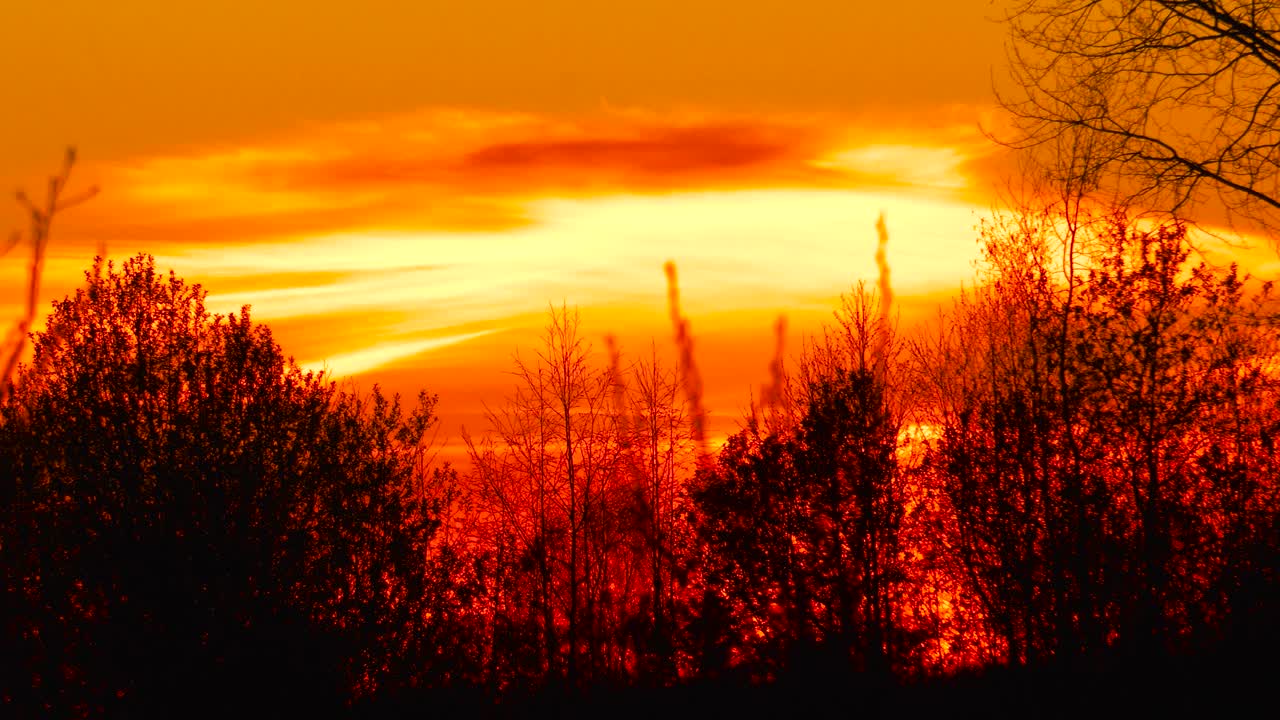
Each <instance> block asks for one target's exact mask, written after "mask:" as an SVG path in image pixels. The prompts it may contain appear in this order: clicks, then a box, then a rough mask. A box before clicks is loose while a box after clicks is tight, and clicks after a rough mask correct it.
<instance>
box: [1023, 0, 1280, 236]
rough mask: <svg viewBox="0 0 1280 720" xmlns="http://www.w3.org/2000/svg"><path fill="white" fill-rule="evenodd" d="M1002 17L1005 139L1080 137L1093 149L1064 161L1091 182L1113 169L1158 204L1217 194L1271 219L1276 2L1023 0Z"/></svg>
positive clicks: (1278, 60)
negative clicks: (1007, 114) (1074, 161)
mask: <svg viewBox="0 0 1280 720" xmlns="http://www.w3.org/2000/svg"><path fill="white" fill-rule="evenodd" d="M1007 20H1008V22H1009V24H1010V28H1011V32H1012V36H1013V43H1012V44H1011V45H1010V58H1009V59H1010V65H1011V72H1012V79H1013V85H1014V87H1013V88H1012V89H1010V90H1007V91H1005V92H1003V93H1002V97H1001V100H1002V103H1003V104H1004V106H1005V107H1006V108H1007V109H1008V110H1010V111H1011V112H1012V114H1013V117H1014V119H1015V127H1016V133H1015V134H1014V135H1013V136H1012V137H1010V138H1006V141H1007V142H1010V143H1011V144H1013V145H1015V146H1018V147H1026V148H1030V147H1040V146H1047V147H1048V148H1050V150H1051V151H1054V150H1057V149H1060V148H1061V147H1062V146H1063V145H1062V141H1063V140H1064V139H1066V141H1067V145H1078V144H1079V143H1081V142H1083V143H1084V144H1086V145H1088V146H1090V147H1091V148H1092V149H1093V157H1092V162H1091V163H1089V164H1087V166H1076V167H1073V168H1072V169H1071V170H1070V172H1074V173H1083V175H1085V176H1087V178H1086V184H1093V183H1097V182H1099V181H1101V180H1102V179H1103V177H1102V175H1103V174H1106V173H1112V172H1114V173H1115V174H1116V179H1117V180H1118V181H1119V185H1118V187H1117V188H1116V189H1119V190H1120V191H1121V192H1122V193H1124V194H1126V195H1128V196H1131V197H1134V198H1137V197H1141V198H1143V201H1144V204H1146V205H1148V206H1150V207H1154V208H1155V209H1160V210H1169V211H1172V212H1174V213H1179V211H1185V210H1188V209H1189V208H1190V206H1191V205H1193V204H1194V203H1197V202H1202V201H1204V200H1205V199H1206V198H1208V197H1215V196H1216V197H1217V198H1218V199H1220V201H1221V202H1222V203H1223V205H1224V206H1225V207H1226V208H1227V209H1228V210H1230V211H1233V212H1237V213H1241V214H1243V215H1244V216H1246V217H1248V218H1250V219H1252V220H1256V221H1262V222H1264V223H1271V222H1274V219H1275V217H1276V215H1275V212H1276V210H1278V209H1280V192H1278V191H1277V181H1278V180H1280V173H1278V171H1280V156H1278V155H1277V154H1276V150H1275V148H1276V140H1277V135H1276V133H1277V130H1276V128H1277V119H1278V116H1277V110H1276V105H1275V102H1274V93H1275V91H1276V87H1277V81H1280V4H1277V3H1275V2H1271V1H1266V2H1222V1H1219V0H1119V1H1118V2H1112V1H1111V0H1020V1H1019V2H1018V3H1015V4H1014V6H1013V8H1012V9H1011V10H1010V11H1009V14H1008V17H1007ZM1073 136H1074V137H1073ZM1057 159H1060V158H1057ZM1049 160H1050V162H1054V161H1055V158H1052V157H1051V158H1049Z"/></svg>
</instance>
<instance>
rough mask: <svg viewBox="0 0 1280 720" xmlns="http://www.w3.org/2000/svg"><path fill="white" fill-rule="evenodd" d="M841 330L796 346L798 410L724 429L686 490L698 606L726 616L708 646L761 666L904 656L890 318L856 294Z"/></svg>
mask: <svg viewBox="0 0 1280 720" xmlns="http://www.w3.org/2000/svg"><path fill="white" fill-rule="evenodd" d="M845 310H846V312H847V315H845V316H842V320H843V321H844V324H843V326H842V333H841V334H838V335H837V337H836V338H828V342H827V343H826V344H825V345H821V346H817V347H814V348H812V349H811V350H810V352H809V353H808V355H807V356H806V357H805V358H803V359H802V362H801V367H802V374H801V377H800V381H799V382H798V383H794V384H793V386H792V398H793V402H795V403H797V408H796V409H795V410H794V411H793V413H792V414H793V415H794V416H795V417H797V418H798V419H797V422H795V423H794V424H792V425H788V424H779V427H778V428H777V429H776V430H775V431H774V432H762V431H761V428H760V425H759V423H758V422H757V421H756V420H755V418H750V419H749V420H748V423H747V426H746V427H745V428H744V429H743V430H742V431H740V432H739V433H737V434H735V435H733V436H732V437H730V438H729V441H728V442H727V444H726V445H725V447H724V449H723V450H722V451H721V453H720V456H719V458H718V462H717V463H716V465H714V466H712V467H709V468H704V469H703V470H702V471H701V472H700V473H699V475H698V477H697V480H696V482H695V484H694V487H693V489H692V490H691V497H692V500H693V507H694V527H695V530H696V531H697V537H698V540H699V542H700V544H701V546H702V547H701V552H702V555H701V557H702V561H701V567H700V573H701V576H702V578H701V582H702V584H703V586H704V592H705V593H707V594H708V595H709V596H710V597H709V598H708V599H707V600H706V601H704V604H706V605H707V606H716V605H724V606H726V607H727V610H728V620H729V622H730V623H731V624H730V625H729V626H728V627H723V628H719V629H714V628H708V630H707V632H713V633H718V634H719V637H718V638H713V641H712V647H714V646H715V645H717V644H719V645H727V646H728V648H727V651H728V653H729V655H730V657H729V658H728V659H729V660H730V661H731V662H733V663H735V664H740V665H742V666H743V667H745V668H748V669H749V671H750V672H752V673H754V674H757V675H759V676H763V677H779V676H782V675H786V674H788V673H789V672H801V673H809V672H813V671H814V669H815V668H823V669H824V671H835V672H848V671H849V670H862V671H870V672H873V673H884V672H887V671H888V670H890V669H892V665H893V663H894V662H896V661H899V660H901V659H903V658H904V657H905V656H906V652H905V648H904V642H902V636H901V634H900V633H899V630H900V628H901V625H902V623H901V620H902V615H901V610H902V608H901V602H900V600H901V588H902V585H903V584H904V582H905V568H904V567H903V557H904V556H903V554H902V547H901V544H900V537H899V536H900V531H901V526H902V523H903V519H904V515H905V500H906V496H905V487H904V482H903V480H904V475H903V473H902V472H901V471H900V469H899V467H898V456H897V449H898V431H899V427H900V426H899V422H900V420H899V418H900V415H899V414H898V412H897V411H896V410H895V408H894V406H893V403H891V402H890V401H889V398H888V391H887V389H886V384H885V382H886V378H887V375H886V373H885V367H886V364H885V363H883V362H881V360H883V359H884V358H886V357H888V356H889V354H890V353H891V352H892V351H891V350H889V348H891V347H893V346H894V343H893V342H892V340H891V339H888V338H886V337H885V335H886V334H887V333H889V328H887V327H884V326H883V322H884V321H883V320H882V319H881V318H880V314H879V313H878V312H877V311H876V310H875V309H874V307H873V304H872V302H871V300H870V298H869V296H868V295H866V294H865V293H860V294H859V295H858V296H857V297H856V298H855V299H854V300H853V301H852V302H850V303H847V304H846V308H845Z"/></svg>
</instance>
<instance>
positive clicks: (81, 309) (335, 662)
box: [0, 255, 465, 715]
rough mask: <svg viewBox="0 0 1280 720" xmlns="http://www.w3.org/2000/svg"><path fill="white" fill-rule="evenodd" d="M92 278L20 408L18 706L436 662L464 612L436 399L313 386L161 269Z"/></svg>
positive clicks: (4, 549)
mask: <svg viewBox="0 0 1280 720" xmlns="http://www.w3.org/2000/svg"><path fill="white" fill-rule="evenodd" d="M86 275H87V280H88V282H87V285H86V287H84V288H82V289H80V290H78V291H77V292H76V294H75V296H74V297H70V298H67V299H65V300H62V301H60V302H57V303H55V305H54V311H53V313H52V315H51V316H50V318H49V322H48V330H47V331H45V332H43V333H40V334H38V335H37V337H36V340H35V360H34V362H33V364H32V365H31V366H29V367H25V368H23V369H22V371H21V372H20V374H19V379H18V382H17V384H16V386H15V392H14V394H13V396H12V398H11V399H10V400H9V401H8V402H6V403H5V404H4V405H3V406H0V414H2V415H3V423H0V483H2V484H0V491H2V492H3V502H4V504H5V507H6V512H5V514H4V515H3V525H2V526H0V558H2V559H3V566H4V569H5V575H6V577H7V578H9V579H10V582H7V583H6V585H5V588H4V591H3V602H4V613H3V614H4V617H5V625H4V628H3V631H4V633H5V639H4V642H5V645H6V648H7V649H6V652H5V662H6V665H7V667H5V669H4V672H3V676H4V681H3V682H4V683H5V687H4V690H3V692H4V694H5V695H6V696H7V697H8V698H10V699H11V700H13V701H14V702H16V703H18V706H20V707H26V708H28V709H29V710H30V711H31V712H35V713H40V714H43V713H54V714H77V715H78V714H86V713H87V714H100V713H103V712H107V713H112V712H141V711H148V712H158V713H162V714H165V713H176V712H180V713H182V714H187V713H195V714H200V713H204V712H209V713H216V712H220V711H221V710H219V708H224V707H225V705H224V704H230V705H231V706H241V707H259V708H262V707H266V706H275V707H276V708H277V709H279V708H284V707H289V708H291V709H296V708H298V707H300V706H301V707H306V706H307V705H308V704H311V703H314V704H315V706H317V707H328V706H332V705H333V704H336V703H340V702H342V701H343V699H344V697H346V696H348V693H351V692H359V691H368V690H371V689H373V688H375V687H378V686H379V685H382V684H386V683H388V682H391V679H390V678H409V677H410V676H419V675H421V674H422V673H423V672H427V671H428V669H426V668H423V667H421V666H418V667H414V665H415V664H418V663H420V662H421V661H422V660H423V659H424V658H429V657H431V655H433V654H434V653H435V648H434V647H432V648H424V647H423V643H426V642H432V641H433V640H436V639H438V638H436V637H434V636H433V633H432V627H433V623H434V624H438V623H439V622H440V620H438V619H437V620H431V618H432V617H433V616H435V617H437V618H438V617H440V616H443V615H447V614H448V610H449V608H450V603H454V604H457V603H458V602H459V601H461V602H465V598H462V599H459V598H458V597H457V596H458V592H459V591H458V590H457V588H455V587H453V585H452V582H451V581H450V582H447V583H443V584H442V583H441V582H438V580H439V575H438V573H435V572H434V570H435V569H437V568H435V566H434V564H433V563H434V560H433V554H432V552H431V546H430V542H431V539H432V536H433V533H434V531H435V529H436V528H437V526H438V517H439V513H440V510H441V504H442V503H443V502H445V501H446V500H447V499H448V495H449V492H450V490H449V487H448V486H449V485H450V483H451V475H450V473H449V471H448V470H447V469H446V470H444V471H437V472H434V473H433V472H432V471H431V469H430V468H428V467H427V465H426V462H425V461H426V458H427V455H426V454H425V451H426V448H425V447H424V446H423V439H424V437H425V435H426V432H427V430H428V429H429V427H430V426H431V425H432V423H433V422H434V416H433V409H434V403H435V401H434V398H432V397H428V396H425V395H424V396H423V397H422V398H420V400H421V402H420V404H419V405H418V407H417V408H416V409H415V410H413V411H412V412H410V413H407V414H406V413H404V412H403V411H402V410H401V408H400V406H399V401H398V400H397V399H388V398H386V397H384V396H382V395H381V393H379V392H378V391H377V390H376V389H375V391H374V392H373V394H372V395H370V396H367V397H361V396H358V395H356V394H354V393H350V392H344V391H340V390H339V389H338V388H337V387H336V386H335V385H334V384H333V383H331V382H328V381H326V380H325V379H324V378H323V377H322V376H319V375H315V374H312V373H309V372H308V373H303V372H302V371H300V370H299V369H298V368H297V366H296V365H294V364H293V362H292V360H290V359H286V358H285V357H284V356H283V355H282V354H281V351H280V349H279V347H278V346H277V345H276V344H275V342H274V341H273V340H272V338H271V334H270V332H269V330H267V329H266V328H265V327H263V326H260V325H255V324H254V323H252V322H251V321H250V319H249V315H248V311H247V309H246V310H244V311H242V312H241V313H239V314H232V315H229V316H225V317H223V316H210V314H209V313H208V312H207V311H206V310H205V308H204V302H203V299H204V292H203V290H201V289H200V287H199V286H198V285H187V284H185V283H184V282H183V281H182V280H180V279H178V278H177V277H175V276H174V275H173V274H172V273H170V274H169V276H168V277H165V276H162V275H160V274H159V273H157V272H156V270H155V266H154V262H153V261H152V260H151V258H149V257H147V256H142V255H140V256H138V257H135V258H133V259H130V260H128V261H126V262H125V263H124V265H123V266H122V267H121V268H119V269H118V270H117V269H116V268H115V267H114V266H113V265H112V264H110V263H103V261H102V260H99V261H97V262H96V263H95V265H94V267H93V270H92V271H91V272H89V273H86ZM442 585H443V586H442ZM428 651H429V652H428ZM250 699H252V700H253V702H255V703H259V704H258V705H255V706H245V705H242V703H245V702H248V701H250Z"/></svg>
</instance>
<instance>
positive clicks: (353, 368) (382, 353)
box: [299, 330, 493, 376]
mask: <svg viewBox="0 0 1280 720" xmlns="http://www.w3.org/2000/svg"><path fill="white" fill-rule="evenodd" d="M490 332H493V331H491V330H486V331H483V332H474V333H464V334H462V335H451V336H449V337H442V338H431V339H428V340H409V341H405V342H379V343H377V344H375V345H373V346H372V347H369V348H368V349H365V350H356V351H354V352H348V353H342V354H340V355H334V356H332V357H328V358H324V359H323V360H312V361H309V362H304V363H300V364H299V365H300V367H301V368H302V369H303V370H314V371H316V372H319V371H321V370H325V371H328V372H331V373H333V374H336V375H338V376H343V375H359V374H360V373H364V372H368V371H369V370H372V369H374V368H377V367H381V366H383V365H386V364H388V363H392V362H395V361H397V360H402V359H404V358H408V357H412V356H414V355H417V354H419V353H424V352H428V351H431V350H436V349H439V348H444V347H449V346H450V345H456V344H458V343H463V342H466V341H468V340H474V339H475V338H478V337H483V336H485V335H488V334H489V333H490Z"/></svg>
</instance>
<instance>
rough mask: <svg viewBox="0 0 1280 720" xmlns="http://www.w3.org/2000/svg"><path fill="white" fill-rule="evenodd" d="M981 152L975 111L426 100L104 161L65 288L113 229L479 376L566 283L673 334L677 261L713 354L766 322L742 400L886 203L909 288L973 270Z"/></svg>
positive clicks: (871, 238)
mask: <svg viewBox="0 0 1280 720" xmlns="http://www.w3.org/2000/svg"><path fill="white" fill-rule="evenodd" d="M990 153H991V148H990V147H989V146H988V145H987V144H986V142H985V140H983V139H982V137H981V136H980V135H979V134H978V133H977V131H976V129H974V126H973V125H972V124H969V125H964V124H960V123H955V124H951V125H943V126H935V127H927V128H916V129H911V128H900V129H897V130H894V131H885V130H883V129H875V128H869V127H866V126H861V125H858V124H857V123H854V122H852V121H849V120H848V119H842V118H841V117H839V116H834V115H814V114H810V115H786V114H778V115H775V116H757V117H747V116H742V115H732V114H710V113H683V114H681V113H671V114H666V115H659V114H653V113H641V112H609V113H603V114H597V115H593V116H590V117H585V116H559V115H538V114H530V113H500V112H482V111H462V110H432V111H423V112H415V113H407V114H403V115H396V116H386V117H381V118H376V119H367V120H363V121H359V122H343V123H334V124H329V125H321V126H313V127H312V128H311V129H309V130H307V131H305V132H301V133H297V134H294V135H292V136H290V137H287V138H282V139H276V140H270V141H261V142H257V143H245V144H242V145H238V146H227V147H217V148H211V149H207V150H203V151H191V152H188V153H185V154H168V155H162V156H155V157H138V158H134V159H132V160H130V161H127V162H119V163H113V164H110V165H103V166H98V167H95V168H91V174H93V175H94V176H95V177H96V179H97V180H98V182H100V183H101V184H102V185H103V186H104V187H105V188H106V191H105V193H104V195H103V197H102V198H100V199H99V200H95V202H94V203H93V204H92V205H91V206H89V207H88V208H86V209H85V211H84V212H79V211H78V212H77V214H76V215H74V216H69V217H68V219H67V222H66V223H64V224H63V225H62V226H61V228H60V232H59V235H58V237H59V243H60V244H59V246H58V250H57V253H58V255H59V258H61V260H60V261H59V262H57V263H55V264H54V265H53V266H51V268H56V269H52V270H51V278H50V288H49V294H52V295H59V294H62V293H63V292H65V290H69V289H70V288H71V287H73V286H74V283H75V281H76V280H75V275H77V274H78V273H76V272H70V271H69V270H70V269H74V268H76V267H79V268H83V267H84V266H86V265H87V264H88V260H89V256H90V255H91V254H92V248H93V247H96V246H97V244H98V242H105V243H106V245H107V247H108V248H109V250H110V253H111V255H112V256H113V257H117V258H118V257H123V256H127V255H130V254H132V253H134V252H138V251H144V252H150V253H152V254H154V255H156V256H157V261H158V263H159V264H160V265H161V266H162V267H172V268H174V269H175V270H176V271H177V272H178V273H179V274H180V275H182V276H184V277H186V278H187V279H189V280H192V281H197V282H201V283H202V284H204V286H205V287H206V289H207V290H208V291H209V292H210V296H209V305H210V307H211V308H212V309H213V310H215V311H217V312H229V311H233V310H237V309H239V307H240V306H241V305H245V304H248V305H252V306H253V311H252V312H253V316H254V317H255V318H257V319H259V320H262V321H265V322H267V323H269V324H271V325H272V327H273V328H274V329H275V332H276V335H277V338H278V339H279V340H280V341H281V343H282V344H283V345H284V347H285V349H286V351H287V352H289V353H291V354H292V355H294V356H295V357H296V358H297V359H298V360H299V361H300V362H301V363H303V364H304V365H305V366H307V367H312V368H322V367H323V368H327V369H329V370H331V371H332V372H334V373H335V374H338V375H364V376H367V377H370V378H373V379H375V380H376V379H379V377H381V376H380V375H379V373H380V372H383V373H384V374H386V373H388V372H391V371H393V370H395V369H396V368H404V367H406V364H408V365H409V366H412V365H415V364H418V365H423V366H429V365H430V363H431V362H432V361H431V358H432V356H433V355H435V354H438V353H439V351H441V350H443V349H445V348H448V349H449V351H450V353H451V355H450V357H458V354H459V353H461V354H462V355H463V356H465V354H466V353H467V352H468V350H467V349H468V348H474V353H475V355H474V357H473V358H472V360H471V362H469V363H467V367H468V368H469V372H470V373H471V374H472V376H473V377H472V379H474V380H475V382H477V383H490V382H500V380H501V378H502V371H503V370H504V369H505V368H506V364H507V361H508V360H509V357H510V354H511V352H512V351H514V349H515V346H516V344H517V343H518V342H519V338H521V337H526V336H527V335H528V333H529V331H530V330H531V329H534V328H536V326H537V325H538V324H540V323H541V321H542V313H543V312H545V310H546V308H547V306H548V304H549V303H557V304H558V303H560V302H561V301H564V302H567V303H569V304H571V305H578V306H581V307H583V308H584V309H586V310H588V311H589V312H588V313H587V318H588V319H590V318H591V317H593V315H592V314H591V312H590V311H593V310H595V311H598V312H596V314H595V315H594V317H597V318H600V321H601V322H602V323H604V324H607V325H608V326H607V327H603V326H602V327H592V326H591V325H590V324H588V325H587V327H586V329H587V330H588V331H589V332H597V333H600V334H603V333H606V332H612V333H615V334H618V335H619V337H620V338H622V340H623V342H624V349H625V348H626V347H630V348H632V349H639V348H641V347H647V342H648V338H649V337H657V338H659V339H660V340H662V341H663V342H666V341H667V340H668V338H666V336H667V335H669V328H668V327H666V324H665V322H664V321H665V318H664V316H663V314H662V312H661V310H662V308H663V307H664V277H663V274H662V266H663V263H664V262H665V261H666V260H667V259H674V260H676V261H677V262H678V263H679V265H680V269H681V277H682V281H683V282H682V286H683V287H682V296H683V302H684V306H685V311H686V312H687V313H688V314H689V315H690V317H691V318H692V320H693V322H694V323H695V327H698V328H700V330H702V329H706V330H708V331H709V332H710V334H711V337H710V339H709V340H708V348H707V352H708V353H711V354H714V348H715V347H716V344H717V343H720V344H721V345H722V346H723V347H731V346H732V347H737V346H743V347H745V346H747V345H750V344H751V343H743V342H742V337H743V335H742V333H748V334H752V337H753V338H754V334H759V335H761V337H762V338H763V339H764V342H760V343H758V346H759V348H761V349H760V350H758V351H756V350H751V351H749V352H747V353H746V354H743V353H741V352H735V353H734V354H733V358H734V360H735V361H734V362H727V361H726V360H723V359H717V358H715V357H708V358H707V361H706V362H707V365H708V378H709V387H708V389H707V390H708V405H709V406H710V408H711V410H712V412H713V413H715V412H722V413H724V412H727V413H729V414H732V413H734V412H736V410H737V408H736V407H732V406H731V404H732V402H736V400H735V401H730V400H729V398H730V397H732V398H741V397H745V396H746V395H747V393H748V392H750V390H751V388H752V387H753V386H755V385H758V384H759V383H760V382H763V381H764V380H765V379H767V368H768V363H769V361H770V359H769V358H768V357H767V355H768V350H769V348H770V347H772V341H771V340H770V328H771V327H772V323H773V319H774V318H775V317H776V315H777V314H778V313H780V312H785V313H788V315H789V316H791V317H793V318H797V321H796V322H793V323H792V327H793V329H795V330H796V331H798V332H803V331H804V330H805V329H806V327H811V326H813V325H814V324H815V323H816V322H817V320H819V319H821V318H822V317H825V316H826V314H827V313H828V312H829V310H830V308H832V307H834V304H835V298H836V297H837V296H838V295H839V293H840V292H842V291H844V290H846V289H847V288H848V287H849V286H850V284H851V283H853V282H855V281H856V280H858V279H874V277H875V273H876V265H875V262H874V253H875V233H874V222H875V218H876V217H877V215H878V213H879V212H880V211H881V210H885V211H887V212H888V213H889V216H890V217H893V218H895V220H894V233H895V238H902V241H901V242H895V245H894V248H893V249H892V250H891V255H893V257H892V258H891V261H892V262H893V263H894V268H895V277H896V278H900V280H899V285H900V287H901V292H902V294H903V295H905V296H908V297H907V300H908V302H907V305H908V306H910V302H909V296H911V295H912V294H913V293H914V294H915V295H916V296H917V297H925V296H928V295H929V294H930V293H935V292H936V291H937V290H938V289H939V288H942V287H953V286H955V285H956V284H958V282H959V281H960V280H961V279H963V278H964V277H966V276H967V275H968V274H969V273H970V271H971V263H970V261H971V259H972V256H973V254H974V250H975V244H974V242H973V240H972V232H971V229H972V227H973V225H974V223H975V217H974V211H975V207H977V206H975V204H974V203H975V199H976V198H980V197H982V193H981V190H980V188H979V186H980V185H981V183H983V182H984V181H985V178H983V177H982V176H981V175H978V174H976V172H977V171H976V170H975V168H980V167H981V163H982V162H983V160H984V158H985V157H987V156H988V155H989V154H990ZM806 317H808V318H809V319H810V322H809V325H808V326H806V323H805V318H806ZM717 332H723V333H727V334H729V335H732V334H733V333H735V332H736V333H738V336H736V337H728V336H727V335H726V336H724V337H720V338H717V337H716V333H717ZM504 338H506V340H504ZM753 343H754V340H753ZM672 350H674V348H672ZM757 352H758V354H760V355H761V357H759V358H755V357H754V355H753V354H752V353H757ZM755 365H758V366H759V367H755ZM482 377H485V378H490V379H488V380H481V379H480V378H482ZM448 382H449V383H450V384H451V385H459V386H465V385H466V384H467V382H468V379H467V378H459V377H451V378H449V380H448ZM716 382H719V383H720V385H718V386H717V385H715V384H714V383H716ZM397 389H404V390H408V388H397ZM479 394H481V395H483V393H479ZM446 399H447V398H446ZM713 423H714V420H713Z"/></svg>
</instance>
